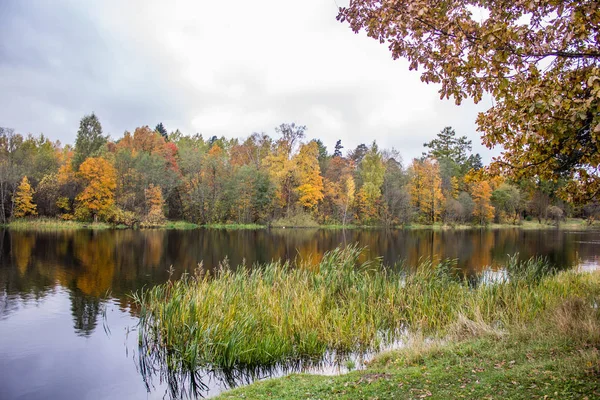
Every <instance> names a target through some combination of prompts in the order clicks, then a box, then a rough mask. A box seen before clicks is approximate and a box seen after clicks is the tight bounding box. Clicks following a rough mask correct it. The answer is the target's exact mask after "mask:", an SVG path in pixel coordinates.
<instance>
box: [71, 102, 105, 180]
mask: <svg viewBox="0 0 600 400" xmlns="http://www.w3.org/2000/svg"><path fill="white" fill-rule="evenodd" d="M106 141H107V137H106V136H102V125H100V121H99V120H98V117H97V116H96V114H94V113H92V114H90V115H86V116H84V117H83V118H82V119H81V121H80V122H79V130H78V131H77V139H76V140H75V154H74V155H73V161H72V163H73V170H75V171H77V170H79V166H80V165H81V164H82V163H83V162H84V161H85V160H86V159H87V158H88V157H93V156H96V155H97V153H98V151H99V150H100V149H101V148H102V146H104V144H106Z"/></svg>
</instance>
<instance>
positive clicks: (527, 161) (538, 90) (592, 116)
mask: <svg viewBox="0 0 600 400" xmlns="http://www.w3.org/2000/svg"><path fill="white" fill-rule="evenodd" d="M338 20H340V21H342V22H347V23H349V25H350V27H351V28H352V30H353V31H354V32H359V31H360V30H362V29H364V30H365V31H366V33H367V35H368V36H370V37H372V38H374V39H376V40H379V41H380V42H381V43H387V44H388V46H389V49H390V51H391V52H392V56H393V57H394V58H401V57H402V58H406V59H407V60H408V62H409V68H410V69H411V70H417V69H420V70H421V71H422V72H421V80H422V81H424V82H426V83H435V84H440V85H441V88H440V97H442V98H450V97H453V98H454V99H455V101H456V103H457V104H460V103H461V102H462V100H463V99H465V98H467V97H471V98H472V99H473V100H474V101H475V102H479V101H480V100H481V99H482V98H483V96H484V95H485V94H486V93H487V94H489V95H491V96H492V97H493V98H494V100H495V101H494V105H493V106H492V107H491V108H490V109H489V110H488V111H486V112H484V113H480V114H479V117H478V118H477V124H478V130H479V131H480V132H482V134H483V142H484V144H486V145H487V146H488V147H494V146H497V145H502V146H503V148H504V149H505V151H504V152H503V153H502V156H500V157H499V158H497V159H496V163H495V166H496V167H497V169H498V170H500V171H506V172H508V173H511V174H513V175H514V176H515V177H516V178H517V179H518V178H520V177H539V178H542V179H557V178H558V177H568V178H569V184H567V185H565V186H564V187H563V188H561V192H562V195H563V197H565V198H568V199H576V198H578V197H584V198H588V199H590V198H593V197H595V196H596V195H597V194H598V193H600V172H599V168H600V124H599V123H600V112H599V99H600V68H599V63H600V51H599V48H600V7H598V2H597V1H596V0H567V1H554V0H539V1H525V0H516V1H512V2H510V3H507V2H500V1H491V2H481V1H477V0H458V1H454V2H443V3H440V2H439V1H437V0H397V1H383V2H373V1H371V0H353V1H351V2H350V5H349V6H348V7H343V8H340V11H339V14H338Z"/></svg>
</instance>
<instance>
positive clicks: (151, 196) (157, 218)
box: [143, 184, 165, 226]
mask: <svg viewBox="0 0 600 400" xmlns="http://www.w3.org/2000/svg"><path fill="white" fill-rule="evenodd" d="M144 193H145V194H146V207H147V208H148V214H146V218H144V221H143V225H146V226H157V225H162V224H163V223H164V222H165V215H164V213H163V207H164V205H165V201H164V199H163V195H162V190H161V189H160V187H159V186H154V185H152V184H151V185H150V186H149V187H148V189H146V190H145V191H144Z"/></svg>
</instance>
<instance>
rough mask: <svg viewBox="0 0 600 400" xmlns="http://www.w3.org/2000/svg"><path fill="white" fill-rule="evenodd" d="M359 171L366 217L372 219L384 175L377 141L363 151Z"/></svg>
mask: <svg viewBox="0 0 600 400" xmlns="http://www.w3.org/2000/svg"><path fill="white" fill-rule="evenodd" d="M359 173H360V177H361V180H362V188H361V191H362V192H363V193H364V207H365V208H366V214H367V215H368V217H367V218H366V219H367V220H372V219H374V218H376V216H377V213H378V210H377V208H378V202H379V200H380V199H381V186H382V185H383V181H384V176H385V165H384V164H383V157H382V155H381V153H380V152H379V148H378V147H377V143H375V142H373V144H372V145H371V148H369V150H368V151H367V152H366V153H365V155H364V157H363V158H362V161H361V163H360V167H359Z"/></svg>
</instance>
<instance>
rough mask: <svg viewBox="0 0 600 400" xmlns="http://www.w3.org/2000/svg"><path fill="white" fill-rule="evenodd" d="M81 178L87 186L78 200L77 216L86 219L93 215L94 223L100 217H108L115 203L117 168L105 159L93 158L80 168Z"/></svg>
mask: <svg viewBox="0 0 600 400" xmlns="http://www.w3.org/2000/svg"><path fill="white" fill-rule="evenodd" d="M79 176H80V177H81V178H83V180H84V181H85V182H86V183H87V184H86V187H85V189H83V191H82V192H81V193H80V194H79V195H78V196H77V198H76V200H77V203H78V204H77V211H76V215H77V216H78V217H79V218H84V219H85V218H86V217H87V216H88V215H91V216H92V217H93V219H94V221H97V219H98V216H101V217H106V216H107V213H108V212H109V211H110V210H111V208H112V206H113V205H114V203H115V189H116V187H117V176H116V171H115V168H114V167H113V166H112V164H111V163H109V162H108V161H107V160H105V159H104V158H100V157H91V158H88V159H86V160H85V161H84V162H83V163H82V164H81V165H80V166H79Z"/></svg>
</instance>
